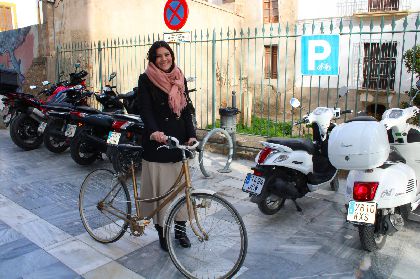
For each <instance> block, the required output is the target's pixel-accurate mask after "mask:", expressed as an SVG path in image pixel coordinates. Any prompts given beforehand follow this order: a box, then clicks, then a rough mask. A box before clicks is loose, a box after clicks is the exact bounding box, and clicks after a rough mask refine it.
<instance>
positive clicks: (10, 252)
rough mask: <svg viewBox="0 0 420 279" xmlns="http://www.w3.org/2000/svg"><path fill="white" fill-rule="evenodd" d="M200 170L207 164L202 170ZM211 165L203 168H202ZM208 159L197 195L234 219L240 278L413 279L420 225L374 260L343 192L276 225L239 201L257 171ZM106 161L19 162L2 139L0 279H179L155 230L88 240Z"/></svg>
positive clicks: (312, 199)
mask: <svg viewBox="0 0 420 279" xmlns="http://www.w3.org/2000/svg"><path fill="white" fill-rule="evenodd" d="M206 162H207V161H206ZM208 162H210V161H208ZM224 163H225V162H224V161H223V159H222V158H221V157H220V156H218V155H214V154H212V155H211V165H209V166H208V168H209V169H210V170H212V171H211V172H212V174H213V175H212V177H211V178H209V179H205V178H203V176H202V175H201V173H200V172H199V170H198V171H196V172H194V173H193V182H194V186H195V187H196V188H206V189H211V190H214V191H216V192H218V193H219V194H220V195H223V197H225V198H226V199H228V200H229V201H230V202H231V203H232V204H233V205H234V206H235V208H236V209H237V210H238V211H239V213H240V214H241V216H242V218H243V220H244V222H245V225H246V228H247V232H248V241H249V245H248V254H247V257H246V260H245V263H244V266H243V267H242V269H241V270H240V272H239V274H238V275H237V276H236V277H237V278H312V277H327V278H355V277H357V278H420V275H419V272H418V270H420V258H419V257H418V255H419V253H420V239H419V237H418V233H419V232H420V224H419V223H416V222H409V223H408V224H407V226H406V227H405V228H404V230H403V231H402V232H398V233H396V234H395V235H394V236H393V237H390V238H388V240H387V243H386V245H385V247H384V248H383V249H382V250H381V251H380V252H378V253H370V254H369V253H366V252H364V251H362V250H361V248H360V243H359V237H358V232H357V230H356V229H355V228H354V227H353V226H351V225H348V224H346V223H345V222H344V220H345V218H344V209H343V200H342V194H341V189H342V187H340V190H339V192H338V193H334V192H332V191H329V190H328V189H321V190H319V191H317V192H315V193H311V194H310V195H308V196H307V197H304V198H302V199H300V200H299V201H298V202H299V205H300V206H301V207H302V209H303V212H302V213H299V212H297V211H296V209H295V207H294V205H293V204H292V203H286V206H285V208H284V209H282V210H281V211H280V212H278V213H277V214H275V215H272V216H267V215H263V214H262V213H260V211H259V210H258V208H257V206H256V205H255V204H253V203H250V202H249V198H248V195H247V194H246V193H243V192H242V191H241V187H242V182H243V178H244V177H245V175H246V173H247V172H249V170H250V167H251V166H253V165H254V163H253V162H251V161H245V160H239V161H235V162H233V163H232V166H231V167H232V170H233V171H232V172H231V173H228V174H221V173H218V172H217V171H215V170H216V169H220V168H222V167H223V166H224ZM98 168H111V165H110V164H109V163H108V162H107V161H102V162H96V163H95V164H93V165H91V166H88V167H82V166H78V165H77V164H75V163H74V162H73V161H72V159H71V157H70V154H69V152H68V151H67V152H65V153H63V154H53V153H51V152H49V151H48V150H46V149H45V148H44V147H41V148H40V149H38V150H33V151H29V152H25V151H22V150H20V149H19V148H18V147H16V146H15V145H14V144H13V142H12V141H11V139H10V136H9V132H8V130H0V278H154V279H155V278H165V279H166V278H182V276H181V274H180V273H179V272H178V271H177V270H176V268H175V267H174V265H173V264H172V262H171V260H170V258H169V256H168V255H167V254H166V253H165V252H163V251H162V250H161V249H160V247H159V244H158V242H157V240H158V237H157V233H156V232H155V230H154V229H152V228H148V229H147V230H146V235H143V236H141V237H139V238H134V237H131V236H129V235H128V234H125V236H124V237H123V238H122V239H120V240H119V241H117V242H116V243H113V244H108V245H103V244H100V243H97V242H95V241H94V240H92V239H91V238H90V237H89V235H87V233H86V232H85V230H84V228H83V225H82V223H81V220H80V216H79V212H78V204H77V203H78V194H79V189H80V185H81V183H82V181H83V179H84V177H85V176H86V175H87V174H88V173H89V172H90V171H93V170H95V169H98Z"/></svg>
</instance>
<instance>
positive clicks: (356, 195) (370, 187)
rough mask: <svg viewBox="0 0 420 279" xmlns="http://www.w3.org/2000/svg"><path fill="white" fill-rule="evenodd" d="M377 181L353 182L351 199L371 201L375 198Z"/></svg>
mask: <svg viewBox="0 0 420 279" xmlns="http://www.w3.org/2000/svg"><path fill="white" fill-rule="evenodd" d="M378 185H379V182H354V187H353V199H354V200H355V201H371V200H373V199H374V198H375V194H376V190H377V189H378Z"/></svg>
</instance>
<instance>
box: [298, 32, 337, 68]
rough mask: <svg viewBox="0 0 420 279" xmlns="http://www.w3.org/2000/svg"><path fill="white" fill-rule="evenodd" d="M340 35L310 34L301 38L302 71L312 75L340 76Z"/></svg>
mask: <svg viewBox="0 0 420 279" xmlns="http://www.w3.org/2000/svg"><path fill="white" fill-rule="evenodd" d="M339 51H340V37H339V35H308V36H302V39H301V55H302V56H301V62H302V63H301V72H302V75H311V76H338V74H339V62H340V59H339V57H340V56H339Z"/></svg>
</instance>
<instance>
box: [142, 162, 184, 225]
mask: <svg viewBox="0 0 420 279" xmlns="http://www.w3.org/2000/svg"><path fill="white" fill-rule="evenodd" d="M181 167H182V162H177V163H156V162H149V161H145V160H142V173H141V179H140V183H141V184H140V199H150V198H155V197H158V196H161V195H163V194H165V193H166V192H167V191H168V190H169V189H170V188H171V187H172V185H173V184H174V183H175V180H176V179H177V178H178V175H179V173H180V171H181ZM182 181H185V179H183V180H182ZM183 193H184V191H181V193H180V194H179V195H182V194H183ZM163 201H164V199H162V200H160V201H157V202H152V203H146V202H140V211H141V215H142V216H148V215H150V214H151V213H152V212H153V210H155V209H156V208H157V207H158V206H159V205H160V204H162V203H163ZM170 204H171V202H169V203H168V204H167V205H166V206H165V207H164V208H162V209H161V210H160V211H159V212H158V213H157V214H155V215H154V216H153V217H152V218H153V223H154V224H159V225H160V226H162V227H163V226H164V225H165V215H166V210H167V209H168V206H169V205H170ZM184 211H185V212H184ZM168 213H169V212H168ZM175 219H176V220H177V221H186V220H187V210H186V208H185V209H183V210H181V212H180V214H178V216H176V217H175Z"/></svg>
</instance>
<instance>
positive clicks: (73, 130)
mask: <svg viewBox="0 0 420 279" xmlns="http://www.w3.org/2000/svg"><path fill="white" fill-rule="evenodd" d="M76 128H77V126H76V125H70V124H67V128H66V131H65V132H64V135H65V136H66V137H68V138H72V137H74V134H75V133H76Z"/></svg>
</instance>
